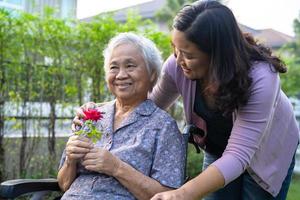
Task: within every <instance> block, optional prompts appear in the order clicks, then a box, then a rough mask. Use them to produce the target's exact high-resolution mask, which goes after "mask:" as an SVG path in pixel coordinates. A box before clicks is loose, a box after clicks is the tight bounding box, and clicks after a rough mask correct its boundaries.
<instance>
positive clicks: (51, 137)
mask: <svg viewBox="0 0 300 200" xmlns="http://www.w3.org/2000/svg"><path fill="white" fill-rule="evenodd" d="M55 105H56V103H55V102H54V101H50V116H49V117H50V123H49V128H48V150H49V155H50V156H55V119H56V116H55Z"/></svg>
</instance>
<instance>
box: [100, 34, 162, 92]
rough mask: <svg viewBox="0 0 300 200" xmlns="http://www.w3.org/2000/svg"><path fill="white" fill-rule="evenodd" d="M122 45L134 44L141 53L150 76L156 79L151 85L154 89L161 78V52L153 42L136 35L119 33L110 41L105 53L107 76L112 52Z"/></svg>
mask: <svg viewBox="0 0 300 200" xmlns="http://www.w3.org/2000/svg"><path fill="white" fill-rule="evenodd" d="M122 44H133V45H134V46H136V47H137V49H138V50H140V51H141V55H142V56H143V58H144V60H145V63H146V67H147V70H148V72H149V76H152V75H153V74H154V77H155V78H154V80H153V82H152V84H151V85H152V87H153V86H154V85H155V83H156V82H157V80H158V78H159V76H160V71H161V66H162V58H161V52H160V51H159V50H158V48H157V47H156V45H155V44H154V43H153V42H152V41H151V40H149V39H147V38H145V37H143V36H140V35H137V34H135V33H131V32H128V33H119V34H118V35H117V36H115V37H113V38H112V39H111V40H110V41H109V43H108V45H107V47H106V49H104V51H103V56H104V69H105V73H106V74H107V72H108V69H109V60H110V57H111V54H112V51H113V50H114V49H115V48H116V47H117V46H119V45H122ZM151 89H152V88H151Z"/></svg>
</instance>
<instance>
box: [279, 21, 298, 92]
mask: <svg viewBox="0 0 300 200" xmlns="http://www.w3.org/2000/svg"><path fill="white" fill-rule="evenodd" d="M294 30H295V40H294V41H293V42H291V43H289V44H287V45H286V46H284V47H283V48H281V49H280V51H279V53H280V54H281V57H282V58H283V59H284V61H285V63H286V65H287V67H288V72H287V73H286V74H281V81H282V88H283V90H284V91H285V92H286V94H287V95H288V96H297V95H299V94H300V87H299V85H300V17H299V19H295V20H294Z"/></svg>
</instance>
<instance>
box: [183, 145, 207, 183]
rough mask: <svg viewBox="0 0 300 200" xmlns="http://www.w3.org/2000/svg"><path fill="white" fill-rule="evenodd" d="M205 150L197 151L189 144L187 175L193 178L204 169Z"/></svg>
mask: <svg viewBox="0 0 300 200" xmlns="http://www.w3.org/2000/svg"><path fill="white" fill-rule="evenodd" d="M202 162H203V152H200V153H197V152H196V149H195V147H194V146H193V145H192V144H189V147H188V157H187V167H186V169H187V176H188V177H189V178H190V179H191V178H194V177H196V176H197V175H199V174H200V172H201V171H202Z"/></svg>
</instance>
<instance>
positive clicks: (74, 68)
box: [0, 8, 170, 104]
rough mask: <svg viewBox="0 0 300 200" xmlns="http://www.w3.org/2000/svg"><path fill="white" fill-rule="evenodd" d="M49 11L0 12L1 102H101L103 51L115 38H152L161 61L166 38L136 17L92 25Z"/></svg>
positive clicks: (105, 93)
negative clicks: (123, 35) (137, 35)
mask: <svg viewBox="0 0 300 200" xmlns="http://www.w3.org/2000/svg"><path fill="white" fill-rule="evenodd" d="M53 14H54V11H53V10H51V8H47V9H46V12H45V14H44V15H43V16H38V15H32V14H28V13H22V12H21V13H19V14H18V15H12V14H11V13H9V12H7V11H5V10H0V44H1V45H0V69H1V71H0V88H1V95H0V96H1V98H3V99H4V100H5V101H18V102H33V101H39V102H52V103H54V104H55V103H58V102H60V103H63V102H72V103H77V104H82V103H83V98H84V97H85V96H86V95H87V94H90V96H89V97H88V98H89V99H90V100H92V101H97V102H99V101H105V100H107V99H108V98H109V97H110V95H109V93H108V91H107V88H106V87H105V79H104V70H103V56H102V51H103V50H104V48H105V47H106V44H107V43H108V41H109V39H110V38H112V37H113V36H115V35H116V34H117V33H119V32H126V31H132V32H138V33H141V34H145V35H147V36H149V37H150V38H152V39H153V40H154V41H155V42H156V43H157V44H158V47H159V48H160V49H161V50H162V52H163V56H164V58H166V57H167V55H168V54H169V53H170V45H169V37H168V36H167V35H166V34H163V33H161V32H159V31H157V27H155V25H154V24H153V23H152V22H151V21H149V20H142V19H141V17H140V16H137V15H136V14H135V13H134V12H131V13H129V14H128V19H127V21H126V22H125V23H117V22H116V21H115V20H114V19H113V17H112V15H103V16H99V17H97V18H95V19H93V20H92V21H91V22H81V21H76V20H62V19H58V18H55V17H53Z"/></svg>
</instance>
